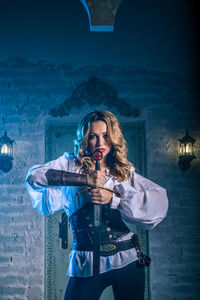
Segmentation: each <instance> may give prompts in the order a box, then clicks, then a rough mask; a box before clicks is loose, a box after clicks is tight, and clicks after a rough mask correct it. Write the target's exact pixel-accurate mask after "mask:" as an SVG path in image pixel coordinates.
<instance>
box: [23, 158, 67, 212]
mask: <svg viewBox="0 0 200 300" xmlns="http://www.w3.org/2000/svg"><path fill="white" fill-rule="evenodd" d="M48 169H56V170H64V171H70V169H71V162H70V155H69V154H68V153H64V154H63V155H62V156H61V157H59V158H58V159H56V160H53V161H50V162H48V163H46V164H44V165H35V166H33V167H32V168H31V169H30V170H29V171H28V174H27V176H26V180H25V184H26V188H27V190H28V193H29V195H30V197H31V200H32V204H33V208H35V209H36V210H37V211H38V212H39V213H40V214H42V215H50V214H53V213H54V212H56V211H59V210H61V209H63V207H64V205H65V207H67V206H68V205H67V198H66V194H67V193H66V189H67V187H66V186H48V184H47V179H46V176H45V173H46V172H47V170H48Z"/></svg>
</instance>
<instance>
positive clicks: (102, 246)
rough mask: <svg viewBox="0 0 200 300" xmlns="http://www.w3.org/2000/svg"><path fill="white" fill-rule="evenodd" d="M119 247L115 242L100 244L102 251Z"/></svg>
mask: <svg viewBox="0 0 200 300" xmlns="http://www.w3.org/2000/svg"><path fill="white" fill-rule="evenodd" d="M115 249H117V246H116V245H114V244H103V245H100V251H101V252H110V251H113V250H115Z"/></svg>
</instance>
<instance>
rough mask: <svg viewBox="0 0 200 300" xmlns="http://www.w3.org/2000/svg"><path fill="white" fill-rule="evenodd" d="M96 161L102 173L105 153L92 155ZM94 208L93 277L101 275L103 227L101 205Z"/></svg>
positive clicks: (97, 168) (96, 168) (96, 152)
mask: <svg viewBox="0 0 200 300" xmlns="http://www.w3.org/2000/svg"><path fill="white" fill-rule="evenodd" d="M92 156H93V158H94V159H95V161H96V163H95V170H97V171H100V170H101V167H100V160H101V159H102V158H103V153H102V152H101V151H99V150H97V151H95V152H94V153H93V154H92ZM93 205H94V208H93V222H94V244H93V246H94V248H93V276H97V277H98V275H99V269H100V238H101V236H100V233H101V232H100V226H101V210H102V206H101V204H96V203H94V204H93Z"/></svg>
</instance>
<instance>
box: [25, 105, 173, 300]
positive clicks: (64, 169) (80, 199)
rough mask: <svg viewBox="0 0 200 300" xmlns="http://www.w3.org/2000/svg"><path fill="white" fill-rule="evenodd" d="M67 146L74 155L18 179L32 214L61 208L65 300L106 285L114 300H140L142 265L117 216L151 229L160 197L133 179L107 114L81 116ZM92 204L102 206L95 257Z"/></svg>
mask: <svg viewBox="0 0 200 300" xmlns="http://www.w3.org/2000/svg"><path fill="white" fill-rule="evenodd" d="M74 145H75V147H74V154H69V153H64V155H63V156H61V157H59V158H58V159H56V160H54V161H51V162H48V163H47V164H45V165H37V166H34V167H33V168H31V169H30V171H29V173H28V175H27V180H26V185H27V188H28V191H29V193H30V196H31V198H32V202H33V207H34V208H35V209H36V210H38V211H39V212H40V213H41V214H46V215H48V214H53V213H54V212H56V211H58V210H61V209H63V208H64V209H65V211H66V214H67V215H68V218H69V220H70V222H71V225H72V230H73V237H74V239H73V249H72V251H71V253H70V262H69V269H68V275H69V276H70V279H69V283H68V286H67V289H66V293H65V300H76V299H79V300H85V299H87V300H88V299H89V300H90V299H91V300H97V299H99V298H100V295H101V293H102V292H103V290H104V289H105V288H106V287H107V286H109V285H112V288H113V292H114V296H115V299H116V300H122V299H123V300H126V299H127V300H130V299H136V300H142V299H144V283H145V282H144V281H145V279H144V278H145V275H144V273H145V272H144V265H147V264H148V261H147V257H145V256H143V254H142V253H141V251H140V249H139V246H138V241H137V236H136V235H135V234H133V233H132V232H130V230H129V229H128V227H127V226H126V225H125V223H124V222H123V221H122V219H121V216H122V218H123V219H124V220H126V221H128V222H132V223H134V224H137V225H140V226H141V227H142V228H143V229H147V230H148V229H152V228H154V227H155V226H156V225H157V224H158V223H160V222H161V221H162V220H163V218H164V217H165V216H166V213H167V208H168V200H167V195H166V191H165V189H163V188H162V187H160V186H159V185H157V184H155V183H153V182H151V181H150V180H148V179H146V178H144V177H143V176H141V175H139V174H137V173H136V172H135V169H134V167H133V166H132V164H131V163H130V162H129V161H128V160H127V144H126V141H125V140H124V137H123V135H122V130H121V126H120V124H119V122H118V120H117V119H116V117H115V116H114V115H113V114H112V113H111V112H108V111H103V110H97V111H94V112H91V113H89V114H88V115H86V116H85V117H84V118H83V119H82V121H81V122H80V123H79V126H78V129H77V138H76V140H75V142H74ZM95 151H101V152H102V153H103V158H102V160H101V161H100V167H101V170H100V171H96V170H95V160H94V158H93V156H92V154H93V153H94V152H95ZM88 187H89V188H88ZM94 204H99V205H100V206H101V207H102V213H101V225H100V228H99V232H100V241H99V243H100V249H99V250H94V244H95V241H96V240H95V230H94V229H95V228H94V219H93V209H94ZM93 251H94V252H93ZM98 251H100V253H98ZM93 254H94V261H96V260H97V259H99V262H98V263H99V269H100V270H99V273H100V274H99V275H98V274H95V273H94V272H95V268H94V270H93ZM98 254H99V255H100V257H98ZM141 258H142V259H141Z"/></svg>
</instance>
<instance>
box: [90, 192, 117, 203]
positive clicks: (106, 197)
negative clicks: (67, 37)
mask: <svg viewBox="0 0 200 300" xmlns="http://www.w3.org/2000/svg"><path fill="white" fill-rule="evenodd" d="M90 194H91V198H92V201H93V203H96V204H102V205H103V204H108V203H110V202H111V199H112V193H111V192H109V191H106V190H104V189H101V188H97V189H94V188H93V189H91V190H90Z"/></svg>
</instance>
